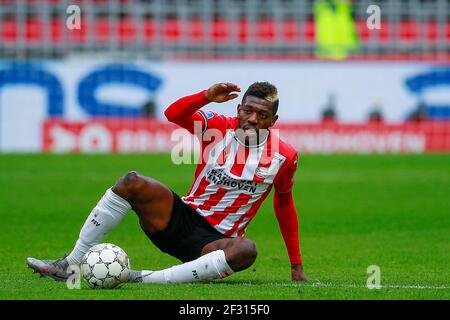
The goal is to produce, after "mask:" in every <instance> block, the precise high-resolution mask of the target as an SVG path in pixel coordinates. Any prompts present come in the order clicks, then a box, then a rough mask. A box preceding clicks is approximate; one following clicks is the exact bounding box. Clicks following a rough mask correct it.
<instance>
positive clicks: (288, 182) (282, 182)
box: [274, 153, 298, 193]
mask: <svg viewBox="0 0 450 320" xmlns="http://www.w3.org/2000/svg"><path fill="white" fill-rule="evenodd" d="M297 162H298V155H297V153H295V156H294V157H292V159H291V161H289V162H288V163H287V164H286V167H285V169H284V170H280V172H279V174H278V175H277V177H276V178H275V181H274V187H275V191H276V192H277V193H288V192H290V191H291V190H292V187H293V186H294V181H295V172H296V171H297Z"/></svg>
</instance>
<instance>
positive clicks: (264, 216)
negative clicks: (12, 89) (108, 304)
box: [0, 154, 450, 300]
mask: <svg viewBox="0 0 450 320" xmlns="http://www.w3.org/2000/svg"><path fill="white" fill-rule="evenodd" d="M0 168H1V169H0V216H1V219H0V225H1V232H0V256H1V257H2V263H1V264H0V299H175V300H179V299H195V300H197V299H219V300H222V299H224V300H225V299H252V300H253V299H258V300H259V299H268V300H284V299H449V298H450V155H440V154H435V155H389V156H381V155H361V156H357V155H341V156H338V155H333V156H319V155H305V156H302V157H301V160H300V166H299V170H298V172H297V177H296V178H297V182H296V185H295V189H294V196H295V201H296V207H297V210H298V215H299V221H300V235H301V248H302V255H303V260H304V266H305V270H306V274H307V275H308V277H309V282H308V283H306V284H299V283H292V282H291V281H290V266H289V260H288V257H287V253H286V249H285V247H284V243H283V240H282V237H281V234H280V231H279V229H278V225H277V221H276V219H275V215H274V213H273V210H272V198H271V197H270V198H268V199H267V201H266V203H265V204H264V205H263V207H262V208H261V210H260V211H259V213H258V214H257V216H256V217H255V219H254V221H253V222H252V223H251V224H250V226H249V228H248V230H247V234H246V236H247V237H249V238H251V239H253V240H254V241H255V243H256V246H257V249H258V252H259V254H258V257H257V260H256V262H255V264H254V265H253V266H252V267H251V268H249V269H247V270H245V271H243V272H239V273H236V274H234V275H233V276H231V277H229V278H227V279H223V280H220V281H215V282H211V283H202V284H185V285H143V284H126V285H125V286H124V287H122V288H121V289H118V290H92V289H89V288H88V287H87V285H86V284H84V283H83V285H82V288H81V290H69V289H67V287H66V284H65V283H58V282H55V281H53V280H51V279H49V278H42V279H40V278H39V277H38V276H37V275H35V274H32V272H31V270H30V269H28V268H27V267H26V265H25V258H27V257H29V256H33V257H38V258H46V259H48V258H51V259H53V258H59V257H61V256H62V255H63V254H64V253H68V252H70V250H71V248H72V247H73V244H74V243H75V241H76V239H77V237H78V232H79V230H80V227H81V226H82V224H83V222H84V220H85V218H86V217H87V215H88V213H89V212H90V210H91V209H92V208H93V207H94V206H95V204H96V203H97V201H98V200H99V198H100V197H101V196H102V195H103V193H104V191H105V190H106V189H107V188H108V187H109V186H111V185H113V184H114V183H115V181H116V180H117V179H118V178H119V177H120V176H121V175H123V174H124V173H126V172H127V171H130V170H137V171H139V172H140V173H142V174H144V175H147V176H152V177H154V178H155V179H158V180H160V181H162V182H163V183H165V184H167V185H168V186H170V187H171V188H172V189H173V190H174V191H176V192H177V193H179V194H181V195H182V194H184V193H185V192H186V191H187V190H188V188H189V186H190V184H191V182H192V179H193V173H194V166H187V165H182V166H176V165H173V164H172V163H171V160H170V155H167V154H161V155H1V156H0ZM104 242H112V243H115V244H117V245H119V246H121V247H122V248H123V249H124V250H125V251H126V252H127V253H128V255H129V257H130V260H131V265H132V267H133V268H138V269H140V268H145V269H154V270H156V269H162V268H166V267H169V266H172V265H174V264H178V263H179V262H178V261H177V260H176V259H175V258H172V257H170V256H168V255H165V254H162V253H160V252H159V250H158V249H157V248H155V247H154V246H153V245H152V244H151V242H150V241H149V240H148V239H147V238H146V236H145V235H144V233H143V232H142V231H141V230H140V228H139V225H138V221H137V217H136V216H135V215H134V214H133V213H132V212H130V213H129V214H128V215H127V216H126V217H125V218H124V220H123V222H122V223H121V224H120V225H119V226H118V227H117V228H116V229H114V230H113V231H111V232H110V233H109V234H108V235H107V237H106V238H105V239H104ZM371 265H377V266H379V268H380V271H381V285H382V288H381V289H372V290H369V289H368V288H367V287H366V284H367V279H368V277H369V276H370V274H368V273H367V268H368V267H369V266H371Z"/></svg>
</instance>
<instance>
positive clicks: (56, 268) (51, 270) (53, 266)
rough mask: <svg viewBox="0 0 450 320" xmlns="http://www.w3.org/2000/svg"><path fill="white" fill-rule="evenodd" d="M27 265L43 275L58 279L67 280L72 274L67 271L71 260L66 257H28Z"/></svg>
mask: <svg viewBox="0 0 450 320" xmlns="http://www.w3.org/2000/svg"><path fill="white" fill-rule="evenodd" d="M27 265H28V266H29V267H30V268H31V269H33V272H38V273H40V275H41V277H43V276H48V277H51V278H53V279H55V280H56V281H66V280H67V279H68V278H69V277H70V275H71V274H72V273H68V272H67V268H68V267H69V262H67V260H66V258H65V257H64V258H61V259H57V260H39V259H36V258H27Z"/></svg>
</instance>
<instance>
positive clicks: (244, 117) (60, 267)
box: [27, 82, 307, 283]
mask: <svg viewBox="0 0 450 320" xmlns="http://www.w3.org/2000/svg"><path fill="white" fill-rule="evenodd" d="M240 91H241V90H240V88H239V87H238V86H237V85H235V84H232V83H218V84H215V85H213V86H211V87H210V88H209V89H207V90H204V91H201V92H199V93H197V94H194V95H190V96H186V97H183V98H181V99H179V100H177V101H176V102H174V103H173V104H172V105H170V106H169V107H168V108H167V110H166V111H165V115H166V117H167V119H168V120H169V121H170V122H173V123H176V124H178V125H179V126H181V127H183V128H185V129H187V130H189V131H190V132H191V133H192V134H195V135H197V136H198V137H199V139H200V141H201V142H202V143H201V150H202V159H201V161H200V162H199V164H198V166H197V170H196V172H195V178H194V182H193V184H192V186H191V188H190V190H189V191H188V193H187V195H186V196H185V197H182V198H180V197H179V196H178V195H177V194H176V193H174V192H173V191H172V190H171V189H170V188H168V187H167V186H165V185H164V184H162V183H161V182H159V181H156V180H154V179H152V178H149V177H145V176H142V175H140V174H138V173H137V172H129V173H127V174H126V175H124V176H123V177H122V178H120V179H119V180H118V182H117V183H116V184H115V185H114V186H113V187H111V188H110V189H108V190H107V191H106V193H105V194H104V196H103V197H102V198H101V199H100V201H99V202H98V203H97V205H96V206H95V208H94V209H93V210H92V212H91V213H90V215H89V216H88V218H87V220H86V222H85V223H84V225H83V227H82V229H81V232H80V235H79V238H78V241H77V242H76V244H75V247H74V249H73V250H72V252H71V253H70V254H69V255H68V256H66V257H64V258H62V259H57V260H39V259H35V258H28V259H27V264H28V266H29V267H31V268H32V269H34V270H35V271H36V272H39V273H40V274H41V275H44V276H50V277H52V278H54V279H55V280H61V281H64V280H66V279H68V277H69V276H70V274H69V273H68V272H67V268H68V267H69V265H78V264H80V262H81V260H82V258H83V255H84V254H85V253H86V252H87V251H88V250H89V248H90V247H92V246H93V245H95V244H98V243H100V242H101V240H102V238H103V236H104V235H105V234H106V233H107V232H109V231H110V230H111V229H113V228H114V227H115V226H117V225H118V224H119V222H120V221H121V220H122V218H123V216H124V215H125V214H126V213H127V212H128V211H129V210H131V209H132V210H133V211H134V212H136V214H137V215H138V217H139V222H140V226H141V228H142V230H143V231H144V232H145V233H146V235H147V236H148V237H149V239H150V240H151V241H152V242H153V243H154V244H155V245H156V246H157V247H158V248H159V249H160V250H161V251H162V252H165V253H168V254H170V255H172V256H174V257H176V258H178V259H179V260H181V261H182V264H179V265H176V266H173V267H171V268H167V269H165V270H160V271H149V270H142V271H137V270H132V272H131V276H130V280H129V281H130V282H143V283H187V282H195V281H208V280H213V279H218V278H224V277H227V276H229V275H231V274H232V273H234V272H238V271H241V270H244V269H246V268H248V267H250V266H251V265H252V264H253V262H254V261H255V259H256V255H257V251H256V247H255V244H254V243H253V241H252V240H250V239H248V238H246V237H244V233H245V230H246V228H247V226H248V225H249V223H250V221H251V220H252V219H253V217H254V216H255V215H256V213H257V211H258V209H259V207H260V206H261V204H262V202H263V201H264V200H265V199H266V197H267V196H268V195H269V193H270V191H271V189H272V186H274V189H275V194H274V203H273V207H274V211H275V215H276V218H277V220H278V224H279V227H280V230H281V233H282V236H283V238H284V241H285V244H286V248H287V252H288V256H289V259H290V265H291V278H292V280H294V281H306V280H307V277H306V275H305V273H304V271H303V265H302V259H301V254H300V245H299V235H298V220H297V213H296V209H295V206H294V200H293V197H292V188H293V184H294V175H295V171H296V169H297V152H296V151H295V149H294V148H293V147H292V146H290V145H288V144H287V143H285V142H283V141H282V140H281V139H280V138H279V137H278V136H277V135H276V133H275V132H274V130H271V129H270V128H271V127H272V126H273V125H274V124H275V122H276V121H277V119H278V115H277V110H278V104H279V100H278V93H277V89H276V87H275V86H273V85H272V84H270V83H268V82H256V83H254V84H252V85H251V86H250V87H249V88H248V90H247V91H246V92H245V94H244V96H243V98H242V101H241V104H238V106H237V117H225V116H223V115H219V114H217V113H214V112H209V111H208V112H205V111H202V110H200V108H202V107H203V106H205V105H207V104H209V103H210V102H218V103H221V102H226V101H229V100H231V99H234V98H236V97H238V92H240Z"/></svg>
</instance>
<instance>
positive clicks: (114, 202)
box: [66, 188, 131, 265]
mask: <svg viewBox="0 0 450 320" xmlns="http://www.w3.org/2000/svg"><path fill="white" fill-rule="evenodd" d="M130 209H131V205H130V204H129V203H128V201H126V200H124V199H123V198H121V197H120V196H118V195H117V194H115V193H114V192H112V190H111V188H109V189H108V190H106V193H105V194H104V196H103V197H102V198H101V199H100V201H99V202H98V203H97V205H96V206H95V208H94V209H92V211H91V213H90V214H89V216H88V218H87V219H86V222H85V223H84V225H83V227H82V228H81V231H80V236H79V238H78V241H77V243H76V244H75V248H74V249H73V250H72V252H71V253H70V255H68V256H67V257H66V259H67V261H68V262H69V265H74V264H79V263H80V262H81V260H82V258H83V256H84V254H85V253H86V252H87V251H88V250H89V248H91V247H92V246H94V245H96V244H99V243H100V241H101V240H102V238H103V237H104V236H105V234H106V233H107V232H108V231H110V230H111V229H113V228H114V227H116V226H117V225H118V224H119V222H120V221H121V220H122V218H123V216H124V215H125V214H126V213H127V212H128V211H129V210H130Z"/></svg>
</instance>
